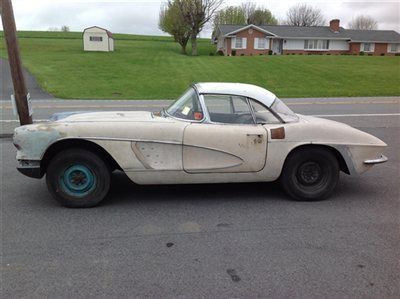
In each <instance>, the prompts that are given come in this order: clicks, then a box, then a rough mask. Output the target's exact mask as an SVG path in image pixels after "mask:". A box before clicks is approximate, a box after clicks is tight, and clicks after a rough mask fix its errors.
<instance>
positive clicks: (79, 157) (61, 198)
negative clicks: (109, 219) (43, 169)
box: [46, 149, 110, 208]
mask: <svg viewBox="0 0 400 299" xmlns="http://www.w3.org/2000/svg"><path fill="white" fill-rule="evenodd" d="M46 183H47V188H48V189H49V191H50V193H51V194H52V196H53V197H54V198H55V199H56V200H57V201H58V202H60V203H61V204H62V205H63V206H66V207H70V208H89V207H94V206H95V205H97V204H98V203H100V202H101V201H102V200H103V199H104V197H105V196H106V195H107V193H108V190H109V189H110V171H109V168H108V167H107V165H106V163H105V162H104V161H103V160H102V159H101V158H100V157H98V156H97V155H96V154H94V153H92V152H90V151H87V150H84V149H69V150H65V151H62V152H60V153H58V154H57V155H56V156H55V157H54V158H53V159H52V160H51V161H50V164H49V166H48V168H47V174H46Z"/></svg>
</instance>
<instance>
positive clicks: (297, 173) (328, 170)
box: [281, 147, 339, 201]
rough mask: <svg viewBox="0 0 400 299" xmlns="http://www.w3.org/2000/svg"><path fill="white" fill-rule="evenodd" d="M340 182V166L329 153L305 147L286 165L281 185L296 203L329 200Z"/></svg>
mask: <svg viewBox="0 0 400 299" xmlns="http://www.w3.org/2000/svg"><path fill="white" fill-rule="evenodd" d="M338 180H339V163H338V161H337V159H336V157H335V156H334V155H333V154H332V153H331V152H330V151H329V149H324V148H315V147H309V148H307V147H305V148H301V149H298V150H295V151H294V152H292V153H291V154H290V155H289V156H288V158H287V159H286V161H285V165H284V167H283V170H282V175H281V184H282V186H283V189H284V190H285V192H286V193H287V194H288V195H289V196H290V197H292V198H293V199H295V200H299V201H316V200H324V199H327V198H328V197H329V196H331V194H332V192H333V191H334V189H335V188H336V185H337V183H338Z"/></svg>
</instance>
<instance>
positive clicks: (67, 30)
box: [61, 25, 69, 32]
mask: <svg viewBox="0 0 400 299" xmlns="http://www.w3.org/2000/svg"><path fill="white" fill-rule="evenodd" d="M61 31H62V32H69V27H68V26H67V25H62V26H61Z"/></svg>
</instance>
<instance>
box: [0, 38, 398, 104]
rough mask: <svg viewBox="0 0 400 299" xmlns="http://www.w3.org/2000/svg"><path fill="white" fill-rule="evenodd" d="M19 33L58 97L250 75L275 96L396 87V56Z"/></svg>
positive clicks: (173, 91) (31, 64)
mask: <svg viewBox="0 0 400 299" xmlns="http://www.w3.org/2000/svg"><path fill="white" fill-rule="evenodd" d="M18 35H19V43H20V47H21V55H22V60H23V64H24V66H25V67H27V68H28V70H29V71H30V72H31V73H32V74H33V75H34V76H35V77H36V78H37V79H38V82H39V84H40V85H41V86H42V87H43V88H44V89H45V90H47V91H48V92H50V93H51V94H53V95H55V96H57V97H60V98H98V99H103V98H104V99H166V98H175V97H176V96H178V95H179V94H181V93H182V92H183V91H184V90H185V89H186V88H187V86H188V85H189V84H191V83H193V82H201V81H220V82H244V83H252V84H256V85H260V86H263V87H265V88H267V89H269V90H271V91H272V92H274V93H276V94H277V95H278V96H279V97H340V96H398V95H400V57H388V56H383V57H382V56H377V57H375V56H336V55H309V56H302V55H284V56H252V57H220V56H209V53H210V52H214V51H215V47H214V46H213V45H211V43H210V41H209V40H208V39H201V40H200V41H199V52H200V53H199V54H200V55H199V56H197V57H191V56H185V55H182V54H180V48H179V46H178V45H177V44H176V43H174V42H173V40H172V39H171V38H169V37H158V36H140V35H126V34H115V37H116V41H115V46H116V51H115V52H113V53H99V52H84V51H83V50H82V39H81V37H82V33H80V32H69V33H63V32H19V33H18ZM0 36H2V32H1V33H0ZM2 40H3V42H2V43H1V44H0V56H2V57H5V56H6V51H5V44H4V39H3V38H2Z"/></svg>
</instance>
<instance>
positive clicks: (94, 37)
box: [89, 36, 103, 42]
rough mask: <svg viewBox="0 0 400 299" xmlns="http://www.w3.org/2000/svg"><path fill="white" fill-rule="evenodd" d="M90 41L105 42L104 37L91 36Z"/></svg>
mask: <svg viewBox="0 0 400 299" xmlns="http://www.w3.org/2000/svg"><path fill="white" fill-rule="evenodd" d="M89 40H90V41H91V42H102V41H103V37H102V36H90V37H89Z"/></svg>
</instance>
